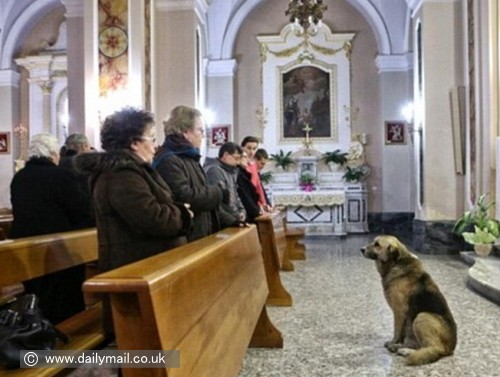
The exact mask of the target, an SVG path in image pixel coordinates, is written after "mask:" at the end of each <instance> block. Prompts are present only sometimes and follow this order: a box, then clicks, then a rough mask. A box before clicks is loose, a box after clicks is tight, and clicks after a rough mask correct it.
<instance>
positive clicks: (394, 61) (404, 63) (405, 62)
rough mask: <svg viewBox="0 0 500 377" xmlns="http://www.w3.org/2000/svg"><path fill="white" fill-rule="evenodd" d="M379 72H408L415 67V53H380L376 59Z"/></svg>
mask: <svg viewBox="0 0 500 377" xmlns="http://www.w3.org/2000/svg"><path fill="white" fill-rule="evenodd" d="M375 64H376V65H377V68H378V73H383V72H407V71H409V70H411V69H412V68H413V54H412V53H408V54H401V55H378V56H377V58H376V59H375Z"/></svg>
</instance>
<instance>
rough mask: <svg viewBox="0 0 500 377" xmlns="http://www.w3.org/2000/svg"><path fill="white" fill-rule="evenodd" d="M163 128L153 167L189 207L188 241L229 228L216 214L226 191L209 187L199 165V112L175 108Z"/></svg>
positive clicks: (188, 108)
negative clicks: (190, 215) (191, 215)
mask: <svg viewBox="0 0 500 377" xmlns="http://www.w3.org/2000/svg"><path fill="white" fill-rule="evenodd" d="M163 125H164V130H165V142H164V143H163V145H162V147H161V151H160V152H159V153H158V155H157V156H156V157H155V160H154V162H153V167H154V168H155V169H157V170H158V172H159V173H160V175H161V176H162V177H163V179H165V181H166V182H167V183H168V184H169V185H170V187H171V188H172V191H173V193H174V197H175V198H176V199H177V200H178V201H181V202H185V203H189V204H190V205H191V207H190V208H191V210H192V211H193V212H194V227H193V231H192V232H191V233H190V234H188V240H189V241H194V240H196V239H198V238H202V237H205V236H207V235H209V234H212V233H213V232H216V231H218V230H220V229H222V228H223V227H224V226H225V225H228V224H231V219H227V218H224V215H223V214H220V213H219V212H218V211H217V209H218V207H219V206H220V204H221V203H222V201H223V199H225V201H228V200H229V191H228V190H226V189H224V188H223V187H222V186H221V185H209V184H208V183H207V178H206V176H205V172H204V171H203V168H202V166H201V165H200V158H201V155H200V147H201V143H202V141H203V134H204V128H203V119H202V114H201V112H200V111H199V110H197V109H194V108H192V107H188V106H177V107H175V108H174V109H173V110H172V111H171V112H170V117H169V119H167V120H166V121H164V122H163ZM221 223H222V224H221Z"/></svg>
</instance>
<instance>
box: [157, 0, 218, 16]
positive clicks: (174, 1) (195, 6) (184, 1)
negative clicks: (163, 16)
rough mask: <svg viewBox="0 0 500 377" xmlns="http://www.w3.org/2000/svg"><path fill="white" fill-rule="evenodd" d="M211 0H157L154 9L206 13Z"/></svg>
mask: <svg viewBox="0 0 500 377" xmlns="http://www.w3.org/2000/svg"><path fill="white" fill-rule="evenodd" d="M212 1H213V0H157V1H156V9H158V10H160V11H180V10H194V11H196V12H199V13H201V14H206V13H207V11H208V7H209V6H210V4H212Z"/></svg>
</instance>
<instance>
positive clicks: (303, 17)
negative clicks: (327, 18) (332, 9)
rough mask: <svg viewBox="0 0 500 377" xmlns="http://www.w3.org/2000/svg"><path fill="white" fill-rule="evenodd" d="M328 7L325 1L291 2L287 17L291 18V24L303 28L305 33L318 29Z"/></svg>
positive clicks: (304, 0)
mask: <svg viewBox="0 0 500 377" xmlns="http://www.w3.org/2000/svg"><path fill="white" fill-rule="evenodd" d="M327 9H328V7H327V6H326V5H325V4H323V0H290V3H289V4H288V9H287V10H286V11H285V15H286V16H289V17H290V22H292V23H293V24H295V25H299V26H301V27H302V29H303V30H304V32H305V33H307V32H308V29H309V28H310V27H311V26H312V27H313V28H316V27H317V26H318V24H319V23H320V22H321V19H322V18H323V12H324V11H326V10H327Z"/></svg>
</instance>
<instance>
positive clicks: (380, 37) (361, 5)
mask: <svg viewBox="0 0 500 377" xmlns="http://www.w3.org/2000/svg"><path fill="white" fill-rule="evenodd" d="M264 1H266V0H248V1H245V2H244V3H243V4H242V5H241V6H240V7H239V8H238V9H237V10H236V11H235V12H234V13H233V15H232V16H231V17H230V21H229V24H228V26H227V28H226V32H225V33H224V37H223V42H222V51H221V59H230V58H231V57H232V56H233V49H234V43H235V41H236V37H237V35H238V31H239V29H240V27H241V24H242V23H243V22H244V20H245V18H246V17H248V15H249V14H250V12H251V11H252V10H253V9H254V8H255V7H257V6H258V5H259V4H261V3H262V2H264ZM346 1H347V2H348V3H349V4H350V5H352V6H353V7H354V8H355V9H356V10H358V11H359V12H360V13H361V15H363V17H364V18H365V19H366V20H367V22H368V24H369V25H370V27H371V28H372V30H373V34H374V35H375V39H376V41H377V46H378V52H379V54H380V55H390V54H391V53H392V51H391V50H392V48H391V42H390V38H389V32H388V30H387V27H386V25H385V22H384V20H383V18H382V16H381V15H380V13H379V12H378V10H377V9H376V8H375V7H374V6H373V5H372V4H371V3H370V2H368V1H366V0H346Z"/></svg>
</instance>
